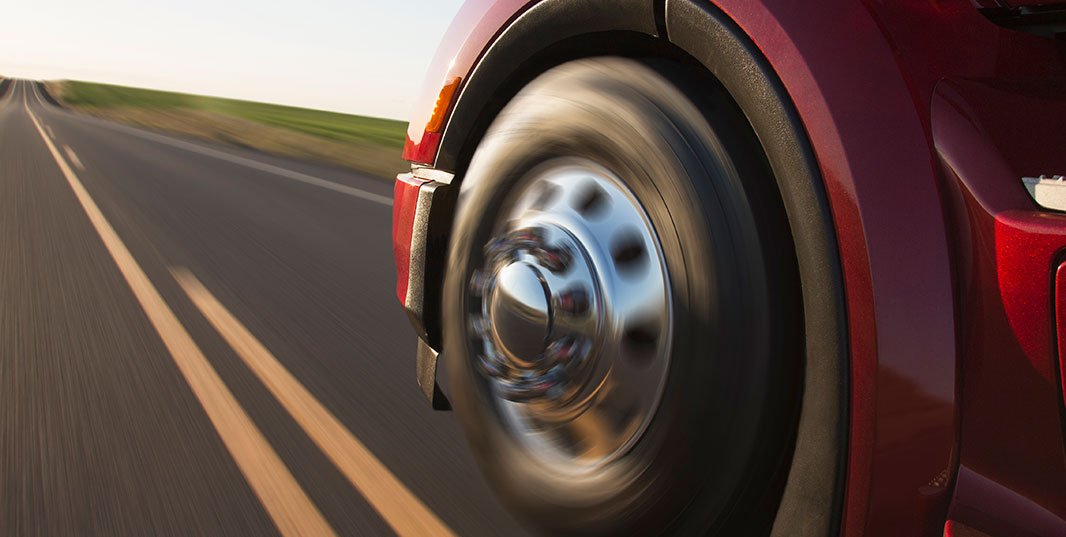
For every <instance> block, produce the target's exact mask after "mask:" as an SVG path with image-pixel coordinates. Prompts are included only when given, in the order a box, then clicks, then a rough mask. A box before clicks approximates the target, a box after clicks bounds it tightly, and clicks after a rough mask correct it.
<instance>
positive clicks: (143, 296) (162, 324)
mask: <svg viewBox="0 0 1066 537" xmlns="http://www.w3.org/2000/svg"><path fill="white" fill-rule="evenodd" d="M26 113H28V114H29V115H30V119H32V120H33V124H34V125H35V126H36V127H37V131H38V132H39V133H40V134H41V138H42V139H43V140H44V143H45V144H46V145H47V146H48V150H49V151H51V152H52V157H53V158H55V161H56V163H57V164H59V169H60V170H61V171H62V172H63V176H64V177H66V179H67V182H68V183H70V187H71V188H72V189H73V190H74V194H75V196H77V198H78V201H79V202H81V206H82V209H84V210H85V214H86V215H88V217H89V221H91V222H92V224H93V227H94V228H96V232H97V233H98V234H99V235H100V238H101V239H102V240H103V242H104V246H106V247H107V251H108V252H110V254H111V257H112V259H114V260H115V264H116V265H118V268H119V271H121V272H122V276H124V277H125V278H126V283H127V284H129V286H130V289H132V290H133V294H134V296H136V297H137V301H138V302H140V304H141V307H142V308H143V309H144V312H145V313H146V314H147V315H148V320H149V321H151V323H152V326H153V327H155V330H156V332H158V333H159V337H160V338H162V340H163V344H164V345H166V347H167V350H169V351H170V354H171V356H173V357H174V362H175V363H176V364H177V365H178V369H180V370H181V373H182V375H184V377H185V380H186V381H187V382H188V383H189V387H190V388H192V391H193V393H194V394H195V395H196V397H197V398H198V399H199V400H200V404H201V405H203V408H204V410H205V411H206V412H207V416H208V417H209V418H210V419H211V423H212V424H213V425H214V427H215V430H216V431H217V432H218V435H219V436H220V437H221V438H222V442H223V443H224V444H225V445H226V449H228V450H229V452H230V455H232V456H233V459H234V460H235V461H236V462H237V467H238V468H240V470H241V473H243V474H244V477H245V479H246V480H247V481H248V484H249V485H251V487H252V490H253V491H255V493H256V495H257V496H258V497H259V501H260V502H262V504H263V507H265V508H266V511H267V513H268V514H269V515H270V517H271V518H272V519H273V521H274V524H275V525H276V526H277V527H278V530H279V531H280V532H281V534H282V535H284V536H285V537H290V536H291V537H296V536H305V535H306V536H319V535H322V536H333V535H335V534H334V532H333V529H332V528H331V527H330V526H329V523H327V522H326V520H325V518H323V517H322V513H320V512H319V511H318V509H317V508H315V506H314V504H312V503H311V500H310V499H309V498H308V497H307V494H306V493H304V491H303V489H301V488H300V485H299V484H298V483H297V482H296V479H295V478H293V476H292V474H291V473H290V472H289V470H288V468H286V467H285V464H284V463H282V462H281V458H279V457H278V454H277V453H276V452H274V449H273V448H271V447H270V444H269V443H267V441H266V438H264V437H263V434H262V433H261V432H260V431H259V429H258V428H256V426H255V424H254V423H252V420H251V418H249V417H248V414H247V413H245V412H244V409H242V408H241V406H240V404H238V403H237V400H236V399H235V398H234V397H233V394H232V393H230V391H229V389H228V388H227V387H226V385H225V384H224V383H223V382H222V379H221V378H219V376H218V373H216V372H215V370H214V368H212V367H211V364H210V363H209V362H208V361H207V359H206V358H205V357H204V355H203V353H202V352H200V349H199V347H197V346H196V343H195V342H194V341H193V340H192V337H191V336H189V333H188V332H187V331H186V330H185V327H184V326H182V324H181V322H179V321H178V318H177V317H176V316H175V315H174V312H173V311H172V310H171V309H170V307H169V306H168V305H167V303H166V302H164V301H163V297H162V296H160V295H159V291H157V290H156V288H155V287H154V286H153V285H152V282H151V281H150V280H149V279H148V276H147V275H145V273H144V271H143V270H142V269H141V267H140V265H138V264H137V261H136V260H134V259H133V255H131V254H130V252H129V250H128V249H127V248H126V245H125V244H123V242H122V240H121V239H119V237H118V234H116V233H115V230H114V228H112V227H111V224H110V223H109V222H108V221H107V219H106V218H104V214H103V213H102V212H100V208H99V207H97V205H96V202H94V201H93V199H92V198H91V197H90V196H89V192H88V191H86V190H85V187H84V186H82V184H81V181H80V180H79V179H78V176H77V175H75V174H74V171H73V170H71V169H70V166H68V165H67V163H66V161H64V160H63V157H61V156H60V154H59V151H58V150H57V149H56V147H55V145H54V144H52V142H51V140H49V139H48V137H47V136H46V135H45V133H44V129H42V128H41V124H40V123H39V122H38V121H37V117H36V116H34V114H33V112H31V111H30V109H29V107H26Z"/></svg>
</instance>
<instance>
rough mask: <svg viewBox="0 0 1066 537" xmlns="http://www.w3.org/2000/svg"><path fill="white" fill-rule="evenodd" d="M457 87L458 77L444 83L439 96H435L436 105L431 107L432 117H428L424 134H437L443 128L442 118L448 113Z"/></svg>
mask: <svg viewBox="0 0 1066 537" xmlns="http://www.w3.org/2000/svg"><path fill="white" fill-rule="evenodd" d="M458 87H459V77H453V78H450V79H448V81H447V82H445V83H444V87H443V88H441V89H440V94H438V95H437V104H435V105H433V115H432V116H429V122H427V123H426V132H437V131H439V130H440V128H441V127H443V126H444V116H445V115H447V113H448V106H450V105H451V104H452V95H455V89H456V88H458Z"/></svg>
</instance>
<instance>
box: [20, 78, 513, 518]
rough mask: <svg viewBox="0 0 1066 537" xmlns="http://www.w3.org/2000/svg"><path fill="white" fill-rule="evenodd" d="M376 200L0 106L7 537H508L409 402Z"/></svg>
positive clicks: (432, 418)
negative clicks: (467, 536) (485, 536)
mask: <svg viewBox="0 0 1066 537" xmlns="http://www.w3.org/2000/svg"><path fill="white" fill-rule="evenodd" d="M390 195H391V185H390V184H389V183H388V182H387V181H383V180H381V179H378V178H373V177H369V176H363V175H359V174H355V173H352V172H347V171H342V170H338V169H334V168H328V167H321V166H315V165H312V164H308V163H304V162H299V161H294V160H291V159H285V158H280V157H274V156H269V155H264V154H262V153H257V152H254V151H245V150H241V149H235V148H227V147H222V146H217V145H212V144H209V143H206V142H201V141H194V140H188V139H183V138H178V137H172V136H168V135H163V134H158V133H154V132H149V131H145V130H140V129H135V128H131V127H127V126H122V125H118V124H115V123H111V122H108V121H104V120H100V119H95V118H89V117H85V116H80V115H76V114H74V113H72V112H70V111H67V110H64V109H61V108H57V107H55V106H52V105H49V104H47V103H46V102H45V101H44V100H43V99H42V96H41V94H40V91H39V88H37V86H36V84H35V83H32V82H29V81H22V80H19V81H15V82H14V83H13V84H12V85H11V89H10V90H9V91H8V92H7V95H6V96H5V97H3V98H0V535H5V536H7V535H49V536H52V535H101V536H125V535H129V536H145V535H175V536H188V535H255V536H264V535H331V534H333V535H402V536H413V535H432V534H437V535H449V534H455V535H494V536H495V535H501V536H511V535H521V534H523V533H524V532H523V531H522V529H521V527H520V526H519V525H518V524H517V523H516V522H515V521H514V520H513V519H512V518H511V517H510V516H509V515H508V514H507V513H506V512H505V511H504V509H503V508H502V507H501V505H500V504H499V502H498V501H497V500H496V499H495V497H494V496H493V494H492V493H491V491H490V490H489V489H488V487H487V485H486V484H485V483H484V481H483V480H482V478H481V476H480V475H479V473H478V471H477V468H476V466H475V463H474V461H473V460H472V459H471V456H470V455H469V453H468V450H467V448H466V442H465V439H464V438H463V436H462V433H461V431H460V429H459V427H458V423H457V422H456V420H455V418H454V417H453V416H451V415H450V414H449V413H434V412H433V411H431V410H430V409H429V406H428V404H427V403H426V402H425V401H424V400H423V399H422V397H421V394H420V392H419V390H418V389H417V387H416V385H415V382H414V364H413V359H414V336H413V335H412V332H411V330H410V329H409V327H408V325H407V321H406V319H405V318H404V315H403V313H402V311H401V310H400V308H399V306H398V304H397V303H396V299H395V296H394V289H395V282H394V269H393V262H392V249H391V243H390V218H391V206H390V200H389V198H390Z"/></svg>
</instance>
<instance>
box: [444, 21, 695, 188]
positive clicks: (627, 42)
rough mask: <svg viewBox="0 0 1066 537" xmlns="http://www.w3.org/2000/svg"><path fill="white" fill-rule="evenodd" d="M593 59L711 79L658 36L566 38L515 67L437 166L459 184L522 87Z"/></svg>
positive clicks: (608, 34) (619, 34)
mask: <svg viewBox="0 0 1066 537" xmlns="http://www.w3.org/2000/svg"><path fill="white" fill-rule="evenodd" d="M596 56H621V57H626V58H633V59H640V60H669V61H673V62H676V63H678V64H679V65H681V66H683V67H684V69H685V71H686V74H689V75H691V76H692V77H693V78H694V79H709V80H713V78H712V77H711V76H710V73H709V72H707V70H706V69H705V68H704V67H703V66H702V65H701V64H700V63H699V62H698V61H697V60H696V59H695V58H693V57H692V56H690V55H689V54H687V53H686V52H685V51H683V50H681V49H680V48H677V47H676V46H674V45H672V44H671V43H670V42H668V41H667V40H665V39H662V38H659V37H655V36H652V35H648V34H645V33H641V32H636V31H627V30H613V31H604V32H594V33H588V34H581V35H577V36H573V37H568V38H565V39H562V40H560V41H556V42H555V43H552V44H551V45H549V46H547V47H545V48H542V49H540V50H538V51H536V52H534V53H533V54H532V55H531V56H530V57H528V58H527V59H525V60H524V61H522V62H521V63H520V64H519V65H518V66H517V67H515V69H514V71H513V72H512V73H511V74H510V75H509V76H508V77H507V78H505V79H504V80H503V81H502V82H501V83H500V84H499V85H498V86H496V88H495V90H494V91H492V92H491V94H490V98H489V99H488V100H487V101H485V102H484V103H483V104H482V105H481V108H480V110H478V111H477V114H476V118H475V119H474V120H473V122H472V123H471V125H470V128H469V129H468V130H467V131H466V132H465V133H454V134H458V135H461V136H462V142H461V143H460V144H457V145H458V151H457V152H456V153H455V155H454V156H453V157H451V158H449V156H450V155H447V154H446V155H443V156H442V157H443V158H442V157H438V162H437V167H438V168H442V169H451V171H453V172H454V173H455V175H456V179H457V180H458V181H462V175H463V174H464V173H465V172H466V168H467V166H468V165H469V164H470V159H471V158H472V157H473V156H474V151H475V150H476V149H477V146H478V144H479V143H481V139H482V138H484V136H485V132H486V131H487V130H488V128H489V125H491V124H492V122H493V120H495V119H496V116H497V115H499V113H500V111H501V110H503V108H504V107H505V106H506V105H507V103H508V102H510V101H511V99H512V98H514V96H515V95H517V94H518V92H519V91H521V90H522V88H523V87H525V86H526V85H527V84H529V83H530V82H532V81H533V79H535V78H536V77H537V76H539V75H541V74H542V73H544V72H546V71H548V70H549V69H551V68H553V67H556V66H559V65H562V64H564V63H566V62H569V61H573V60H579V59H582V58H592V57H596ZM694 81H695V80H694ZM442 145H443V143H442Z"/></svg>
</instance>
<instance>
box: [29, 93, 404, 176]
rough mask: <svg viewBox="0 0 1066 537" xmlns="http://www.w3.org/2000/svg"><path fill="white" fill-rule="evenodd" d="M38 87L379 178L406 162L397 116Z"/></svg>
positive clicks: (93, 110)
mask: <svg viewBox="0 0 1066 537" xmlns="http://www.w3.org/2000/svg"><path fill="white" fill-rule="evenodd" d="M45 88H46V90H47V91H48V93H49V94H51V95H52V96H53V97H54V98H55V99H56V100H58V101H59V102H60V103H62V104H63V105H64V106H66V107H68V108H70V109H73V110H76V111H78V112H82V113H86V114H89V115H93V116H97V117H103V118H108V119H112V120H115V121H119V122H122V123H127V124H131V125H137V126H142V127H148V128H152V129H158V130H164V131H169V132H173V133H177V134H182V135H186V136H193V137H197V138H202V139H206V140H211V141H215V142H220V143H224V144H229V145H234V146H240V147H249V148H253V149H258V150H260V151H265V152H269V153H275V154H280V155H287V156H293V157H297V158H301V159H307V160H315V161H323V162H327V163H330V164H335V165H339V166H343V167H346V168H351V169H354V170H358V171H361V172H366V173H370V174H373V175H377V176H380V177H384V178H386V179H391V178H392V177H393V176H395V174H396V172H398V171H403V170H404V169H406V168H409V167H410V165H409V164H408V163H407V162H405V161H404V160H403V159H401V158H400V152H401V150H402V148H403V142H404V138H405V133H406V130H407V124H406V123H404V122H402V121H396V120H391V119H383V118H375V117H366V116H355V115H349V114H341V113H338V112H326V111H322V110H311V109H307V108H297V107H292V106H283V105H276V104H266V103H256V102H249V101H240V100H236V99H224V98H220V97H205V96H202V95H190V94H187V93H174V92H168V91H156V90H147V89H141V88H130V87H126V86H113V85H109V84H97V83H92V82H80V81H73V80H62V81H54V82H46V83H45Z"/></svg>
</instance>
